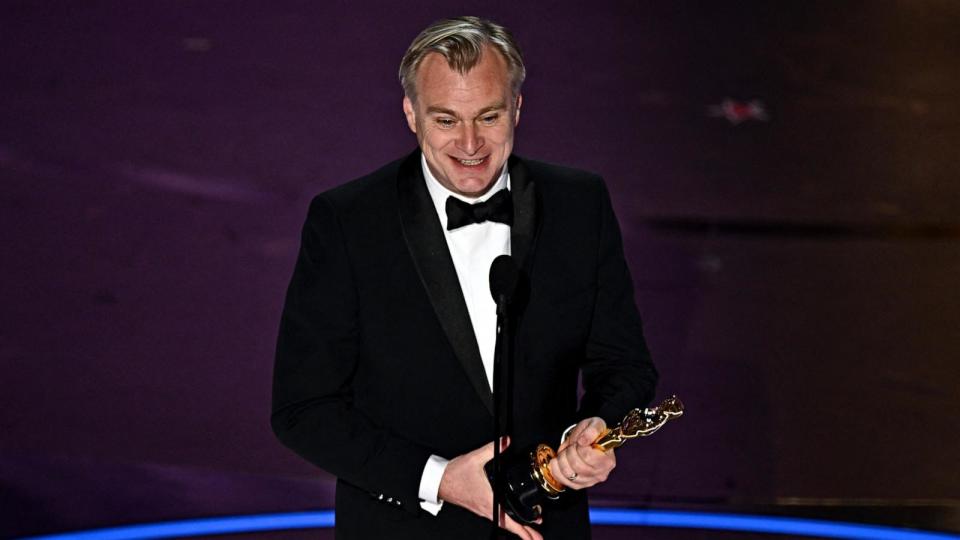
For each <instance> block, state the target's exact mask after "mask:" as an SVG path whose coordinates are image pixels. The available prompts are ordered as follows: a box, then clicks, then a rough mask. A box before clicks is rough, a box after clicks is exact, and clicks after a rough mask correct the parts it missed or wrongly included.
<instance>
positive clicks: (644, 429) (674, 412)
mask: <svg viewBox="0 0 960 540" xmlns="http://www.w3.org/2000/svg"><path fill="white" fill-rule="evenodd" d="M682 414H683V403H681V402H680V400H679V399H677V396H671V397H669V398H667V399H665V400H663V402H662V403H661V404H660V405H659V406H657V407H650V408H646V409H642V410H641V409H633V410H632V411H630V412H629V413H627V415H626V416H625V417H624V418H623V421H622V422H620V424H618V425H617V426H615V427H613V428H611V429H607V430H606V431H605V432H604V433H602V434H601V435H600V436H599V437H597V439H596V440H595V441H593V447H594V448H596V449H597V450H600V451H603V452H606V451H607V450H612V449H614V448H619V447H621V446H623V445H624V444H625V443H626V442H627V441H628V440H630V439H634V438H636V437H647V436H650V435H652V434H654V433H655V432H656V431H657V430H658V429H660V428H661V427H663V425H664V424H666V423H667V421H669V420H671V419H673V418H676V417H678V416H680V415H682ZM555 457H557V454H556V452H554V450H553V448H550V446H548V445H546V444H540V445H537V447H536V449H535V450H533V451H531V452H529V453H521V454H514V455H513V458H512V459H510V458H506V456H505V458H506V459H505V461H504V463H503V465H502V471H503V484H502V485H503V491H502V492H501V493H500V494H499V495H498V498H499V501H500V504H501V505H502V506H503V509H504V511H505V512H506V513H507V515H509V516H510V517H511V518H513V519H514V520H516V521H517V522H519V523H523V524H527V525H529V524H531V523H534V522H536V520H537V519H539V518H540V515H541V513H542V512H543V504H544V503H545V502H546V501H545V500H546V499H549V500H557V499H558V498H560V494H561V493H563V492H564V491H566V488H565V487H564V486H563V484H561V483H560V482H557V479H556V478H554V477H553V474H551V473H550V467H549V466H550V461H551V460H553V458H555ZM484 468H485V470H486V473H487V478H488V479H489V480H490V483H491V485H493V484H494V482H493V462H492V461H491V462H488V463H487V464H486V466H485V467H484Z"/></svg>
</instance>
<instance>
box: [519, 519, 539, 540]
mask: <svg viewBox="0 0 960 540" xmlns="http://www.w3.org/2000/svg"><path fill="white" fill-rule="evenodd" d="M540 522H541V523H542V522H543V521H542V520H541V521H540ZM523 528H524V529H526V531H527V533H529V534H530V540H543V535H542V534H540V531H538V530H536V529H534V528H533V527H527V526H526V525H523Z"/></svg>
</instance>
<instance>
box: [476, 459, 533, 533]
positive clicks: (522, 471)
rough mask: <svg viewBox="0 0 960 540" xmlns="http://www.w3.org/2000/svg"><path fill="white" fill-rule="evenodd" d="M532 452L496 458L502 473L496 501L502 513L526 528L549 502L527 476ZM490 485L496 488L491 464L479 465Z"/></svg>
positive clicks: (529, 472)
mask: <svg viewBox="0 0 960 540" xmlns="http://www.w3.org/2000/svg"><path fill="white" fill-rule="evenodd" d="M532 459H533V458H532V452H530V451H527V452H509V451H508V452H507V453H506V454H501V455H500V467H501V470H502V471H503V490H502V491H501V493H498V494H497V500H498V501H499V502H500V506H501V507H503V510H504V512H506V513H507V515H508V516H510V517H511V518H513V519H514V521H516V522H518V523H522V524H524V525H530V524H533V523H535V522H536V521H537V520H538V519H540V514H542V513H543V505H544V504H545V503H546V501H547V500H548V499H549V497H548V496H547V494H546V493H545V492H544V491H543V488H541V487H540V485H539V484H538V483H537V481H536V480H534V479H533V477H532V476H531V471H532V468H531V462H532V461H531V460H532ZM483 470H484V471H486V473H487V480H489V481H490V485H491V486H494V489H496V487H495V486H496V485H495V483H494V479H493V461H492V460H491V461H488V462H487V464H486V465H484V466H483Z"/></svg>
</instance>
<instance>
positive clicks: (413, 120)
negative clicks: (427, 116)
mask: <svg viewBox="0 0 960 540" xmlns="http://www.w3.org/2000/svg"><path fill="white" fill-rule="evenodd" d="M403 115H404V116H406V117H407V127H409V128H410V131H412V132H414V133H416V132H417V113H416V112H414V110H413V102H412V101H410V98H408V97H407V96H403Z"/></svg>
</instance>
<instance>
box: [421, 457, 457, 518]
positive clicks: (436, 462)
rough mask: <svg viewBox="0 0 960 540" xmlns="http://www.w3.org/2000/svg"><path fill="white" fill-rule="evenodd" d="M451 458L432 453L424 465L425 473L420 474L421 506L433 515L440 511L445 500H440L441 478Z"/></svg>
mask: <svg viewBox="0 0 960 540" xmlns="http://www.w3.org/2000/svg"><path fill="white" fill-rule="evenodd" d="M448 463H450V461H449V460H446V459H443V458H442V457H440V456H434V455H431V456H430V457H429V458H428V459H427V464H426V465H424V466H423V474H422V475H421V476H420V490H419V492H418V496H419V497H420V508H423V509H424V510H426V511H427V512H430V513H431V514H433V515H437V513H438V512H440V508H441V507H443V501H441V500H440V498H439V494H440V479H442V478H443V471H445V470H446V469H447V464H448Z"/></svg>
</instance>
